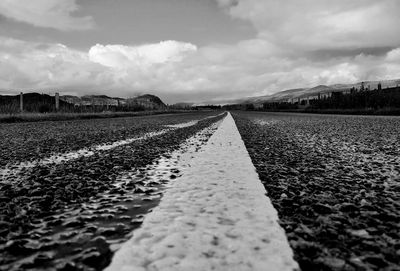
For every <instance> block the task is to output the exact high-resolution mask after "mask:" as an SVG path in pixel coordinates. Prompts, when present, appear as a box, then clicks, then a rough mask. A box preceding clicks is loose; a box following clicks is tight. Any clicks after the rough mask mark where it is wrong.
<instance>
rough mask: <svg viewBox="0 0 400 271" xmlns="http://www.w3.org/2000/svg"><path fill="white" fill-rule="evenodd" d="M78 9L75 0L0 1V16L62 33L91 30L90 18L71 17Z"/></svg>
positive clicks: (92, 23) (92, 22) (91, 21)
mask: <svg viewBox="0 0 400 271" xmlns="http://www.w3.org/2000/svg"><path fill="white" fill-rule="evenodd" d="M78 9H79V6H78V5H77V4H76V0H62V1H59V0H34V1H25V0H1V1H0V14H1V15H3V16H5V17H7V18H10V19H14V20H16V21H19V22H25V23H28V24H31V25H34V26H37V27H46V28H54V29H58V30H63V31H70V30H88V29H92V28H93V27H94V21H93V18H92V17H90V16H85V17H74V16H73V15H72V14H73V13H74V12H76V11H78Z"/></svg>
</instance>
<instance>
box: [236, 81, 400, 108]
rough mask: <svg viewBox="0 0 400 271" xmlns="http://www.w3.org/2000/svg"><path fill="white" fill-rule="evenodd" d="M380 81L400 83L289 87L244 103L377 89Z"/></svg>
mask: <svg viewBox="0 0 400 271" xmlns="http://www.w3.org/2000/svg"><path fill="white" fill-rule="evenodd" d="M379 83H381V85H382V88H388V87H396V86H398V85H400V79H395V80H383V81H365V82H358V83H355V84H334V85H329V86H326V85H319V86H316V87H312V88H296V89H288V90H284V91H280V92H277V93H274V94H271V95H266V96H258V97H251V98H248V99H246V100H245V101H244V102H242V103H264V102H283V101H290V100H291V99H298V98H300V99H301V98H310V99H311V98H315V97H317V96H318V95H326V94H328V93H331V92H343V93H347V92H349V91H350V90H351V89H352V88H355V89H361V88H362V86H364V88H365V89H377V88H378V84H379Z"/></svg>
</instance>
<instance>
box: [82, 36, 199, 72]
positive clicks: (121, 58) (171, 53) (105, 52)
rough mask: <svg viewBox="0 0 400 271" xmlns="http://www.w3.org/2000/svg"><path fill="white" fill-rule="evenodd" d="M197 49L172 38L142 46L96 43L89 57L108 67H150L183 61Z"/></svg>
mask: <svg viewBox="0 0 400 271" xmlns="http://www.w3.org/2000/svg"><path fill="white" fill-rule="evenodd" d="M196 50H197V47H196V46H195V45H193V44H190V43H184V42H178V41H172V40H169V41H162V42H160V43H156V44H145V45H140V46H124V45H105V46H104V45H101V44H96V45H95V46H93V47H91V48H90V50H89V57H90V60H91V61H93V62H96V63H100V64H102V65H104V66H108V67H114V68H126V67H131V66H137V67H141V66H142V67H148V66H151V65H153V64H161V63H167V62H179V61H182V60H183V58H184V57H185V56H186V55H188V54H189V53H191V52H196Z"/></svg>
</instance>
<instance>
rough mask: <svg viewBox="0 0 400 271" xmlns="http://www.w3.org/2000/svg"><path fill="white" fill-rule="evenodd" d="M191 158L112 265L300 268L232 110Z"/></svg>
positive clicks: (193, 269) (195, 270)
mask: <svg viewBox="0 0 400 271" xmlns="http://www.w3.org/2000/svg"><path fill="white" fill-rule="evenodd" d="M190 165H191V166H190V167H186V168H184V169H183V171H182V176H181V177H179V178H178V179H176V180H175V181H174V182H171V184H170V186H169V188H168V189H167V190H166V191H165V194H164V196H163V198H162V200H161V202H160V204H159V206H158V207H156V208H155V209H154V210H153V212H151V213H150V214H148V215H147V216H146V218H145V220H144V222H143V224H142V227H141V228H139V229H137V230H136V231H134V235H133V237H132V238H131V239H130V240H128V241H127V242H126V243H125V244H124V245H123V246H122V247H121V249H120V250H118V251H117V252H116V254H115V255H114V258H113V260H112V263H111V265H110V266H109V267H108V268H107V269H106V270H109V271H114V270H116V271H127V270H149V271H150V270H154V271H155V270H163V271H167V270H171V271H172V270H174V271H180V270H182V271H183V270H190V271H200V270H207V271H208V270H230V271H231V270H238V271H239V270H240V271H246V270H249V271H250V270H262V271H269V270H271V271H272V270H273V271H276V270H280V271H286V270H296V269H299V268H298V264H297V263H296V262H295V261H294V260H293V251H292V250H291V248H290V246H289V244H288V241H287V238H286V236H285V232H284V230H283V229H282V228H281V227H280V226H279V224H278V216H277V211H276V210H275V209H274V208H273V206H272V204H271V202H270V200H269V198H268V197H266V196H265V193H266V191H265V188H264V186H263V185H262V184H261V181H260V180H259V178H258V175H257V173H256V170H255V168H254V165H253V164H252V162H251V159H250V157H249V155H248V153H247V150H246V148H245V146H244V143H243V141H242V139H241V136H240V134H239V132H238V130H237V127H236V124H235V122H234V120H233V118H232V116H231V115H230V114H228V115H227V117H226V118H225V119H224V121H223V122H222V123H221V125H220V127H219V128H218V130H217V131H216V132H215V133H214V134H213V135H212V136H211V138H210V139H209V141H208V142H207V144H206V145H204V146H203V147H202V148H201V149H200V150H199V152H198V153H196V154H195V155H194V157H193V158H192V159H191V160H190Z"/></svg>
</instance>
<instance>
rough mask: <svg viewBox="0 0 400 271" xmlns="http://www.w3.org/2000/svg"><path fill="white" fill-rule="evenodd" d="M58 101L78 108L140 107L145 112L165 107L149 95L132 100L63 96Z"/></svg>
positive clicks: (94, 96)
mask: <svg viewBox="0 0 400 271" xmlns="http://www.w3.org/2000/svg"><path fill="white" fill-rule="evenodd" d="M60 99H61V100H63V101H66V102H68V103H71V104H74V105H79V106H91V105H96V106H127V107H132V106H134V107H140V108H142V109H145V110H153V109H165V108H167V106H166V105H165V104H164V102H163V101H162V100H161V99H160V98H159V97H157V96H155V95H151V94H145V95H140V96H137V97H133V98H128V99H124V98H118V97H109V96H106V95H85V96H82V97H78V96H72V95H63V96H60Z"/></svg>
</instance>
